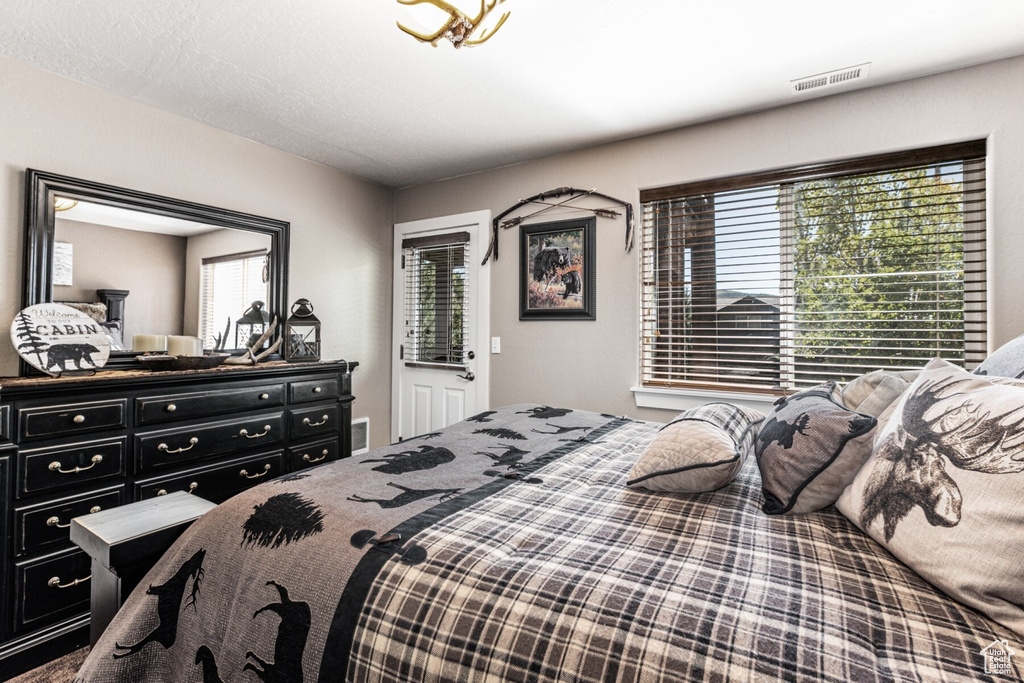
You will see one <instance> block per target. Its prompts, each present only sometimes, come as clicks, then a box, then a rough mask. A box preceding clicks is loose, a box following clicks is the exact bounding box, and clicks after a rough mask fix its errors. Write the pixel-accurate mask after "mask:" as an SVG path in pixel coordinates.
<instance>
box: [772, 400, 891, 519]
mask: <svg viewBox="0 0 1024 683" xmlns="http://www.w3.org/2000/svg"><path fill="white" fill-rule="evenodd" d="M877 422H878V421H877V419H876V418H875V417H874V416H873V415H867V414H865V413H860V412H857V411H854V410H849V409H847V408H846V407H845V406H844V405H843V403H842V395H841V393H840V392H839V389H838V388H837V387H836V383H835V382H828V383H826V384H822V385H821V386H818V387H814V388H813V389H807V390H805V391H801V392H800V393H797V394H793V395H792V396H787V397H785V398H781V399H779V400H778V401H776V406H775V409H774V410H773V411H772V412H771V413H769V414H768V416H767V417H766V418H765V421H764V422H763V423H762V424H761V429H760V431H759V432H758V434H757V439H756V441H755V446H754V454H755V456H756V457H757V468H758V469H759V470H760V471H761V488H762V490H763V492H764V498H765V501H764V504H763V505H762V507H761V509H762V510H764V512H765V514H769V515H784V514H801V513H805V512H814V511H815V510H820V509H822V508H824V507H827V506H829V505H831V504H832V503H834V502H835V501H836V499H837V498H839V494H841V493H842V492H843V489H844V488H846V486H847V485H848V484H849V483H850V482H851V481H853V478H854V476H855V475H856V474H857V471H858V470H860V468H861V466H862V465H863V464H864V461H865V460H867V458H868V457H869V456H870V455H871V446H872V436H873V435H872V433H871V431H872V430H873V429H874V428H875V425H876V424H877Z"/></svg>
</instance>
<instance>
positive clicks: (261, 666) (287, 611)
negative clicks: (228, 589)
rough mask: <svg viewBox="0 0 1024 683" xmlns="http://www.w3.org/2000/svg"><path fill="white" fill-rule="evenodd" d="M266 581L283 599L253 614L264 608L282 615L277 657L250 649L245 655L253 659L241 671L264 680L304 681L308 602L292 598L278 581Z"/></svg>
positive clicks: (269, 682)
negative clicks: (269, 660)
mask: <svg viewBox="0 0 1024 683" xmlns="http://www.w3.org/2000/svg"><path fill="white" fill-rule="evenodd" d="M267 585H268V586H273V587H274V588H276V589H277V593H278V595H279V596H280V597H281V602H272V603H270V604H269V605H264V606H263V607H260V608H259V609H258V610H256V612H255V613H253V615H252V618H253V619H255V618H256V617H258V616H259V615H261V614H263V613H264V612H273V613H274V614H276V615H277V616H279V617H281V623H280V624H278V626H277V641H276V642H275V643H274V661H273V662H272V663H271V662H268V661H266V660H264V659H262V658H260V657H259V655H257V654H256V653H255V652H253V651H252V650H250V651H249V652H246V653H245V658H246V659H252V660H253V661H251V662H246V664H245V666H243V667H242V671H252V672H253V673H254V674H256V676H257V678H259V679H260V680H261V681H264V683H302V680H303V678H302V652H303V650H305V649H306V639H307V638H308V637H309V625H310V624H311V623H312V616H311V614H310V610H309V603H306V602H298V601H295V600H290V599H289V598H288V590H287V589H286V588H285V587H284V586H282V585H281V584H279V583H277V582H276V581H267Z"/></svg>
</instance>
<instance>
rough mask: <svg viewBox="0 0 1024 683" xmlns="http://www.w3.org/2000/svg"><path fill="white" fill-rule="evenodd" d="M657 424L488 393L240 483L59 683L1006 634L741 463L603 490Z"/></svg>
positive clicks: (842, 523)
mask: <svg viewBox="0 0 1024 683" xmlns="http://www.w3.org/2000/svg"><path fill="white" fill-rule="evenodd" d="M660 426H661V425H658V424H655V423H648V422H639V421H635V420H632V419H627V418H618V417H614V416H611V415H604V414H598V413H592V412H585V411H578V410H570V409H561V408H552V407H549V406H541V405H518V406H511V407H506V408H501V409H499V410H496V411H487V412H485V413H481V414H480V415H476V416H474V417H472V418H470V419H468V420H466V421H464V422H460V423H457V424H455V425H452V426H451V427H448V428H446V429H444V430H442V431H441V432H438V433H432V434H426V435H423V436H421V437H418V438H415V439H410V440H407V441H405V442H402V443H400V444H395V445H392V446H388V447H385V448H382V449H377V450H375V451H372V452H370V453H368V454H365V455H362V456H358V457H354V458H350V459H347V460H344V461H339V462H335V463H330V464H327V465H323V466H319V467H315V468H312V469H309V470H304V471H300V472H297V473H295V474H292V475H286V476H284V477H281V478H279V479H277V480H273V481H270V482H267V483H265V484H263V485H261V486H258V487H256V488H253V489H250V490H248V491H246V492H244V493H242V494H240V495H239V496H237V497H235V498H233V499H231V500H229V501H227V502H226V503H224V504H222V505H220V506H219V507H218V508H217V509H215V510H214V511H212V512H211V513H209V514H208V515H206V516H205V517H204V518H202V519H201V520H200V521H199V522H197V523H196V524H195V525H193V526H192V527H191V528H190V529H189V531H187V532H186V533H185V535H183V536H182V537H181V538H180V539H179V540H178V542H177V543H176V544H175V545H174V546H173V547H172V548H171V550H170V551H169V552H168V553H167V555H166V556H165V557H164V559H163V560H162V561H161V563H160V564H159V565H158V566H157V567H155V568H154V569H153V570H152V571H151V572H150V573H149V575H148V576H147V577H146V578H145V579H144V580H143V582H142V584H141V585H140V586H139V589H138V590H136V591H135V592H134V593H133V594H132V596H131V597H130V598H129V599H128V601H127V602H126V604H125V605H124V607H123V608H122V609H121V611H120V612H119V613H118V615H117V617H116V618H115V620H114V621H113V623H112V624H111V625H110V627H109V628H108V629H107V631H106V632H105V633H104V635H103V636H102V638H101V639H100V641H99V642H98V643H97V645H96V646H95V647H94V648H93V650H92V652H91V653H90V655H89V657H88V659H87V660H86V662H85V664H84V665H83V667H82V669H81V671H80V672H79V674H78V677H77V678H76V679H75V680H76V681H78V682H81V683H85V682H100V681H102V682H110V681H133V682H134V681H176V682H177V681H180V682H185V681H203V682H205V683H212V682H215V681H224V682H228V681H267V682H272V681H281V682H283V681H288V682H299V681H556V680H557V681H574V682H581V683H582V682H584V681H691V680H705V681H725V680H735V681H762V680H764V681H769V680H826V681H837V682H839V681H844V682H845V681H889V680H912V681H940V680H941V681H967V680H971V681H974V680H1006V678H1000V677H999V676H994V675H989V674H986V672H985V660H984V656H983V655H982V654H980V652H981V650H982V649H983V648H985V647H986V646H988V645H989V643H991V642H993V641H994V640H997V639H999V638H1006V637H1007V632H1006V629H1005V628H1003V627H1001V626H1000V625H999V624H997V623H995V622H994V621H991V620H989V619H988V618H986V617H985V616H983V615H982V614H980V613H978V612H976V611H974V610H972V609H970V608H968V607H965V606H962V605H961V604H959V603H957V602H955V601H953V600H951V599H950V598H948V597H946V596H944V595H943V594H942V593H939V592H938V591H936V590H935V589H934V588H932V587H931V586H930V585H929V584H928V583H926V582H925V581H924V580H922V579H921V578H920V577H919V576H918V575H917V574H915V573H914V572H913V571H911V570H910V569H908V568H907V567H906V566H904V565H903V564H901V563H900V561H898V560H897V559H895V558H894V557H893V556H892V555H890V554H889V553H888V552H886V551H885V550H884V549H883V548H882V547H881V546H879V545H878V544H876V543H875V542H874V541H873V540H872V539H871V538H869V537H868V536H866V535H865V534H864V533H863V532H861V531H860V530H859V529H858V528H857V527H855V526H854V525H853V524H851V523H850V522H848V521H847V520H846V519H845V518H844V517H842V516H841V515H839V514H838V513H837V512H836V511H835V509H834V508H828V509H825V510H822V511H820V512H816V513H812V514H805V515H798V516H767V515H765V514H764V513H763V512H762V511H761V504H762V494H761V487H760V484H761V482H760V479H759V477H758V471H757V468H756V466H755V464H754V461H753V460H752V459H751V460H748V461H747V462H746V464H745V465H744V466H743V469H742V470H741V471H740V472H739V475H738V476H737V477H736V479H735V480H733V481H732V483H730V484H729V485H727V486H725V487H724V488H721V489H719V490H717V491H714V492H710V493H701V494H671V493H654V492H649V491H643V490H637V489H632V488H627V487H625V486H624V483H625V481H626V477H627V473H628V472H629V470H630V467H631V465H632V464H633V462H634V461H635V459H636V457H637V454H638V452H640V451H642V450H643V449H644V448H645V446H646V444H647V443H649V442H650V441H651V439H652V438H654V436H655V435H656V434H657V432H658V429H659V427H660ZM1010 637H1011V639H1012V635H1011V636H1010ZM1011 642H1012V640H1011ZM1019 673H1020V672H1019V671H1018V670H1017V669H1016V668H1014V669H1013V674H1015V675H1019Z"/></svg>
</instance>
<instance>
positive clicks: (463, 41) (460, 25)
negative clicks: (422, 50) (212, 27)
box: [398, 0, 510, 49]
mask: <svg viewBox="0 0 1024 683" xmlns="http://www.w3.org/2000/svg"><path fill="white" fill-rule="evenodd" d="M503 2H505V0H492V1H491V2H489V3H488V2H487V0H480V11H479V12H478V13H477V15H476V16H475V17H472V18H470V17H468V16H466V14H465V13H463V12H462V10H460V9H458V8H457V7H453V6H452V5H450V4H448V3H447V2H445V1H444V0H398V3H399V4H401V5H422V4H424V3H426V4H429V5H433V6H434V7H437V8H438V9H440V10H442V11H444V12H447V13H448V17H449V19H448V21H447V22H445V24H444V25H443V26H441V28H439V29H437V31H435V32H434V33H431V34H429V35H428V34H424V33H419V32H417V31H413V30H412V29H410V28H406V27H405V26H402V25H401V24H398V28H400V29H402V30H403V31H405V32H406V33H408V34H409V35H410V36H412V37H413V38H415V39H416V40H419V41H421V42H424V43H430V44H431V45H433V46H434V47H437V41H439V40H441V39H442V38H447V39H448V40H450V41H452V45H454V46H455V49H458V48H460V47H462V46H463V45H466V46H468V47H475V46H477V45H482V44H483V43H485V42H487V40H488V39H490V38H491V36H493V35H494V34H495V33H497V32H498V29H499V28H501V25H502V24H504V23H505V20H506V19H508V15H509V14H510V12H505V13H504V14H503V15H501V19H499V20H498V23H497V24H495V25H494V28H491V29H484V31H483V33H481V34H480V38H479V39H477V40H470V38H469V37H470V36H471V35H473V32H474V31H476V30H477V29H478V28H480V22H481V21H483V19H484V17H486V16H487V15H488V14H490V12H491V10H493V9H494V8H495V7H496V6H498V5H500V4H501V3H503Z"/></svg>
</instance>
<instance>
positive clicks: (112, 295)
mask: <svg viewBox="0 0 1024 683" xmlns="http://www.w3.org/2000/svg"><path fill="white" fill-rule="evenodd" d="M26 185H27V188H26V191H27V195H28V196H27V201H26V241H25V273H24V288H25V295H24V301H25V305H26V306H28V305H32V304H34V303H41V302H48V301H60V302H71V303H72V304H73V305H76V307H79V308H80V310H83V311H84V312H85V313H87V314H89V315H93V317H95V318H96V319H97V320H100V321H101V322H104V323H105V324H106V327H107V329H108V331H109V332H110V335H111V337H112V338H113V341H115V342H117V341H120V342H121V347H120V348H121V349H122V350H121V351H120V352H114V353H112V354H111V360H110V362H108V364H107V367H114V368H120V369H127V368H133V367H137V363H136V362H135V361H134V356H135V355H137V354H136V353H133V350H132V339H133V337H134V335H137V334H144V335H188V336H198V337H200V338H201V339H203V342H204V346H205V348H206V349H212V348H213V346H214V344H215V342H216V339H217V336H218V335H221V336H223V335H224V330H225V326H228V328H229V329H228V334H227V340H226V341H227V343H226V348H228V349H232V348H234V347H235V325H234V323H235V321H236V320H237V319H238V318H240V317H241V316H242V314H243V313H244V312H245V310H246V309H247V308H249V306H250V305H251V304H252V302H253V301H257V300H259V301H263V302H266V303H267V306H266V308H267V311H268V313H269V314H270V315H271V316H273V315H277V316H278V317H279V319H280V320H284V316H283V315H281V310H282V305H283V302H284V301H285V300H286V297H285V282H286V277H287V265H286V264H287V247H288V224H287V223H285V222H282V221H275V220H272V219H267V218H261V217H258V216H252V215H249V214H243V213H238V212H233V211H228V210H225V209H219V208H215V207H207V206H202V205H198V204H193V203H191V202H185V201H181V200H175V199H170V198H167V197H160V196H158V195H150V194H145V193H140V192H136V191H133V190H128V189H125V188H117V187H112V186H107V185H101V184H98V183H94V182H91V181H86V180H81V179H76V178H68V177H64V176H57V175H54V174H49V173H43V172H40V171H34V170H31V169H30V170H28V171H27V173H26ZM93 304H101V306H94V305H93ZM102 304H106V308H105V309H104V308H103V307H102ZM25 370H26V368H25V367H24V366H23V372H24V371H25Z"/></svg>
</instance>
